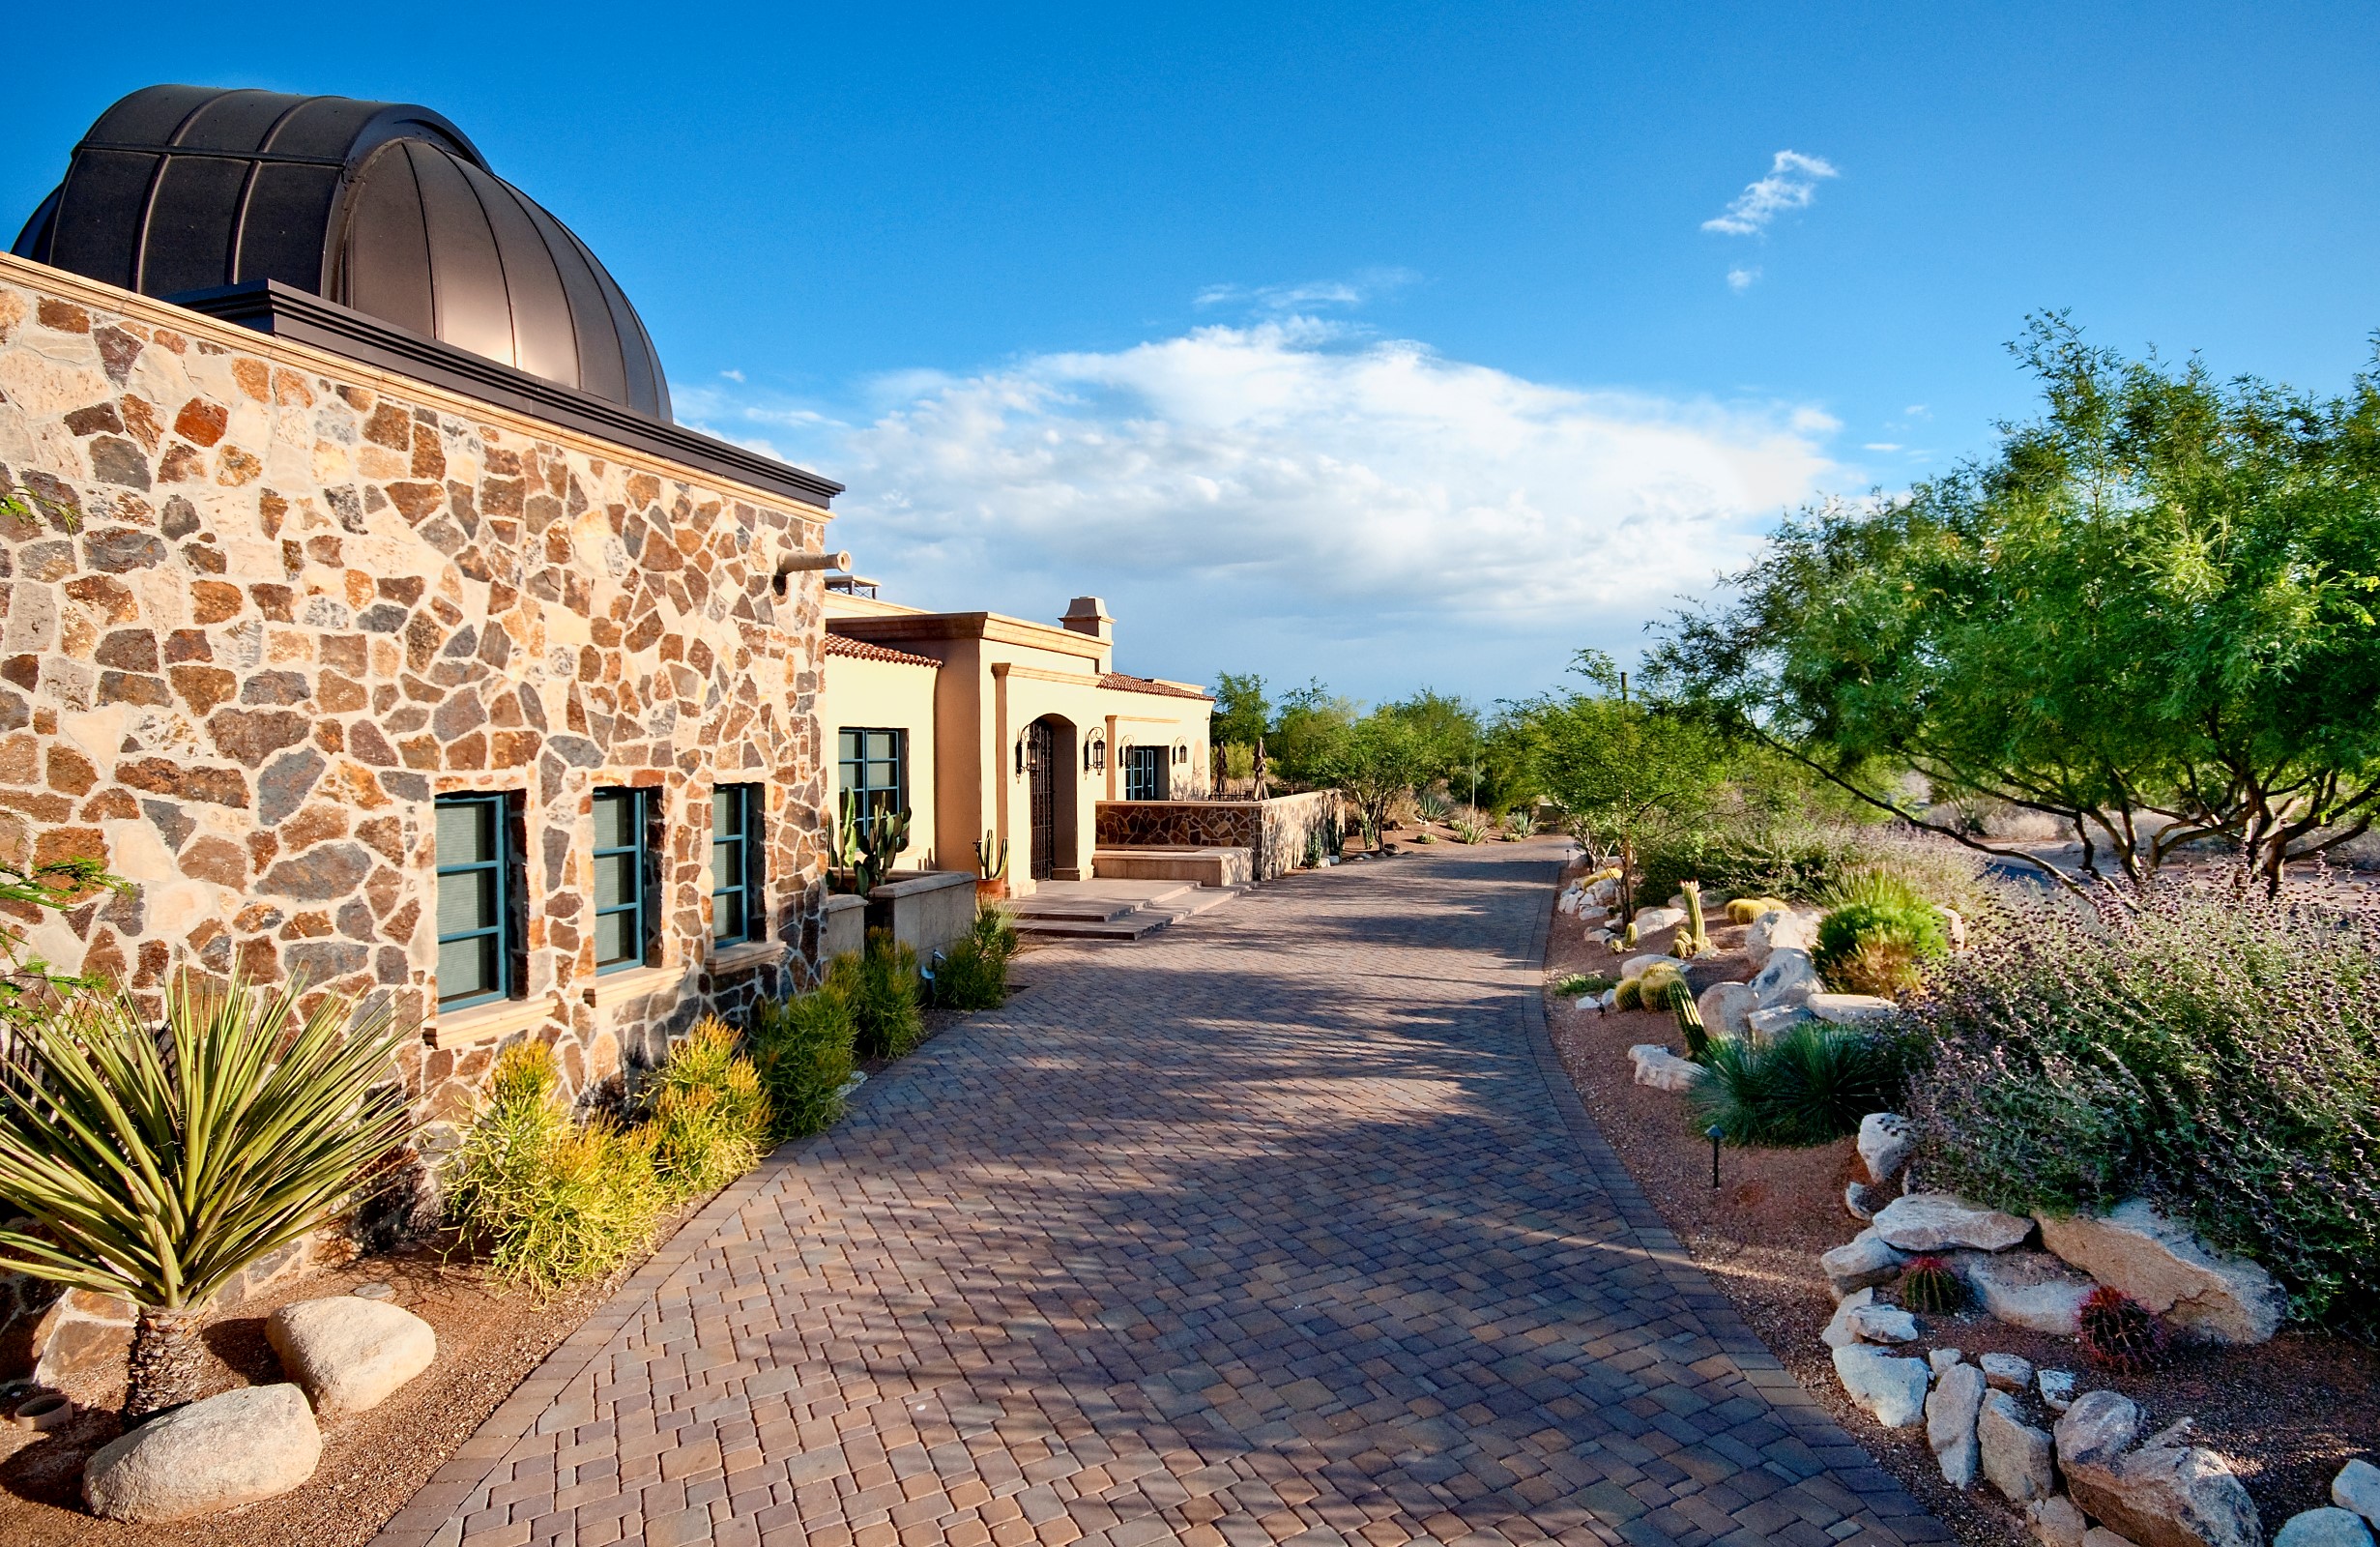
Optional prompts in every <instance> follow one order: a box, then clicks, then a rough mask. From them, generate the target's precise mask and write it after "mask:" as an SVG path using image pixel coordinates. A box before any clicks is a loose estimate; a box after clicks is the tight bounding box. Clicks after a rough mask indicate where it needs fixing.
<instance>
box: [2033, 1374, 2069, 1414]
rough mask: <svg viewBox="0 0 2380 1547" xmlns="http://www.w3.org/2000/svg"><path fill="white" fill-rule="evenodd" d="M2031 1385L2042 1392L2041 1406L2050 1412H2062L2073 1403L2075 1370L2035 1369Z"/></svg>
mask: <svg viewBox="0 0 2380 1547" xmlns="http://www.w3.org/2000/svg"><path fill="white" fill-rule="evenodd" d="M2033 1386H2034V1387H2035V1389H2037V1390H2039V1391H2040V1392H2041V1394H2042V1406H2043V1407H2046V1408H2047V1409H2048V1410H2049V1411H2050V1412H2052V1413H2064V1412H2065V1411H2066V1410H2067V1409H2069V1408H2071V1407H2073V1406H2074V1405H2075V1372H2074V1371H2072V1370H2037V1371H2035V1372H2034V1375H2033Z"/></svg>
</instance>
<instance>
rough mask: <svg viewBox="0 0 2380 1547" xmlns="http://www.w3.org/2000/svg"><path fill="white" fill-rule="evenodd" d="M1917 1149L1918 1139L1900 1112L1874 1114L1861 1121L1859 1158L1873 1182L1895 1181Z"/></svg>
mask: <svg viewBox="0 0 2380 1547" xmlns="http://www.w3.org/2000/svg"><path fill="white" fill-rule="evenodd" d="M1916 1148H1917V1135H1915V1134H1913V1133H1911V1132H1910V1131H1909V1123H1908V1120H1907V1119H1906V1118H1904V1117H1902V1116H1901V1114H1900V1113H1898V1112H1871V1113H1869V1114H1868V1115H1867V1116H1866V1117H1864V1118H1862V1119H1860V1120H1859V1158H1860V1163H1861V1164H1862V1165H1865V1166H1866V1167H1867V1168H1868V1180H1869V1181H1871V1182H1876V1183H1879V1184H1881V1183H1883V1182H1890V1181H1892V1180H1893V1178H1894V1176H1895V1175H1897V1174H1898V1173H1899V1172H1900V1170H1901V1166H1902V1165H1904V1164H1905V1163H1906V1162H1907V1161H1908V1158H1909V1152H1911V1151H1912V1150H1915V1149H1916Z"/></svg>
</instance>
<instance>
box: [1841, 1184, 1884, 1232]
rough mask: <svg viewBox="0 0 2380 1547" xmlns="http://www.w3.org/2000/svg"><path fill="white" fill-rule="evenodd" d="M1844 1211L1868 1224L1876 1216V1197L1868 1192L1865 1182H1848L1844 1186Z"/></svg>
mask: <svg viewBox="0 0 2380 1547" xmlns="http://www.w3.org/2000/svg"><path fill="white" fill-rule="evenodd" d="M1843 1212H1845V1213H1847V1214H1849V1215H1850V1216H1851V1217H1852V1218H1854V1219H1856V1220H1858V1221H1859V1222H1860V1223H1862V1224H1866V1223H1867V1222H1868V1221H1870V1220H1872V1219H1873V1218H1874V1217H1875V1216H1876V1195H1875V1194H1874V1193H1872V1192H1871V1191H1869V1190H1868V1183H1866V1182H1844V1183H1843Z"/></svg>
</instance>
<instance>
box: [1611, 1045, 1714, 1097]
mask: <svg viewBox="0 0 2380 1547" xmlns="http://www.w3.org/2000/svg"><path fill="white" fill-rule="evenodd" d="M1628 1056H1629V1058H1630V1059H1631V1060H1633V1061H1634V1062H1635V1064H1636V1065H1637V1083H1638V1084H1639V1085H1649V1086H1651V1087H1652V1088H1653V1089H1654V1090H1656V1091H1690V1090H1692V1089H1694V1087H1695V1085H1696V1084H1697V1083H1698V1082H1699V1081H1700V1080H1701V1079H1702V1078H1703V1076H1705V1075H1706V1074H1708V1073H1709V1072H1710V1070H1708V1069H1706V1068H1704V1067H1703V1066H1702V1065H1699V1064H1696V1063H1694V1062H1692V1061H1690V1060H1687V1059H1682V1058H1679V1057H1678V1056H1677V1055H1676V1054H1675V1053H1672V1052H1670V1051H1669V1049H1668V1048H1666V1047H1663V1046H1661V1045H1660V1044H1659V1043H1657V1042H1639V1043H1638V1044H1637V1045H1636V1046H1634V1047H1632V1048H1630V1049H1629V1050H1628Z"/></svg>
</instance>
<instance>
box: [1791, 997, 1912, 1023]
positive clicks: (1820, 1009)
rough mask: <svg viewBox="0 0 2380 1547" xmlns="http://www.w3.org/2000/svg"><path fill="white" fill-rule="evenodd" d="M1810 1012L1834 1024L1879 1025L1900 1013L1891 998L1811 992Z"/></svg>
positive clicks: (1808, 1002) (1807, 1001)
mask: <svg viewBox="0 0 2380 1547" xmlns="http://www.w3.org/2000/svg"><path fill="white" fill-rule="evenodd" d="M1804 1003H1805V1004H1807V1005H1808V1006H1809V1007H1810V1013H1811V1014H1813V1015H1815V1016H1816V1017H1817V1018H1818V1019H1820V1020H1822V1021H1826V1022H1828V1023H1830V1024H1832V1025H1836V1026H1880V1025H1883V1024H1884V1023H1885V1022H1887V1021H1889V1020H1891V1019H1892V1018H1893V1017H1894V1016H1896V1015H1898V1014H1900V1013H1901V1009H1900V1007H1898V1006H1896V1005H1895V1004H1894V1003H1893V1002H1892V1001H1891V1000H1889V999H1883V998H1879V997H1878V996H1876V995H1874V994H1813V995H1811V996H1810V998H1809V999H1808V1000H1806V1001H1805V1002H1804Z"/></svg>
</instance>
